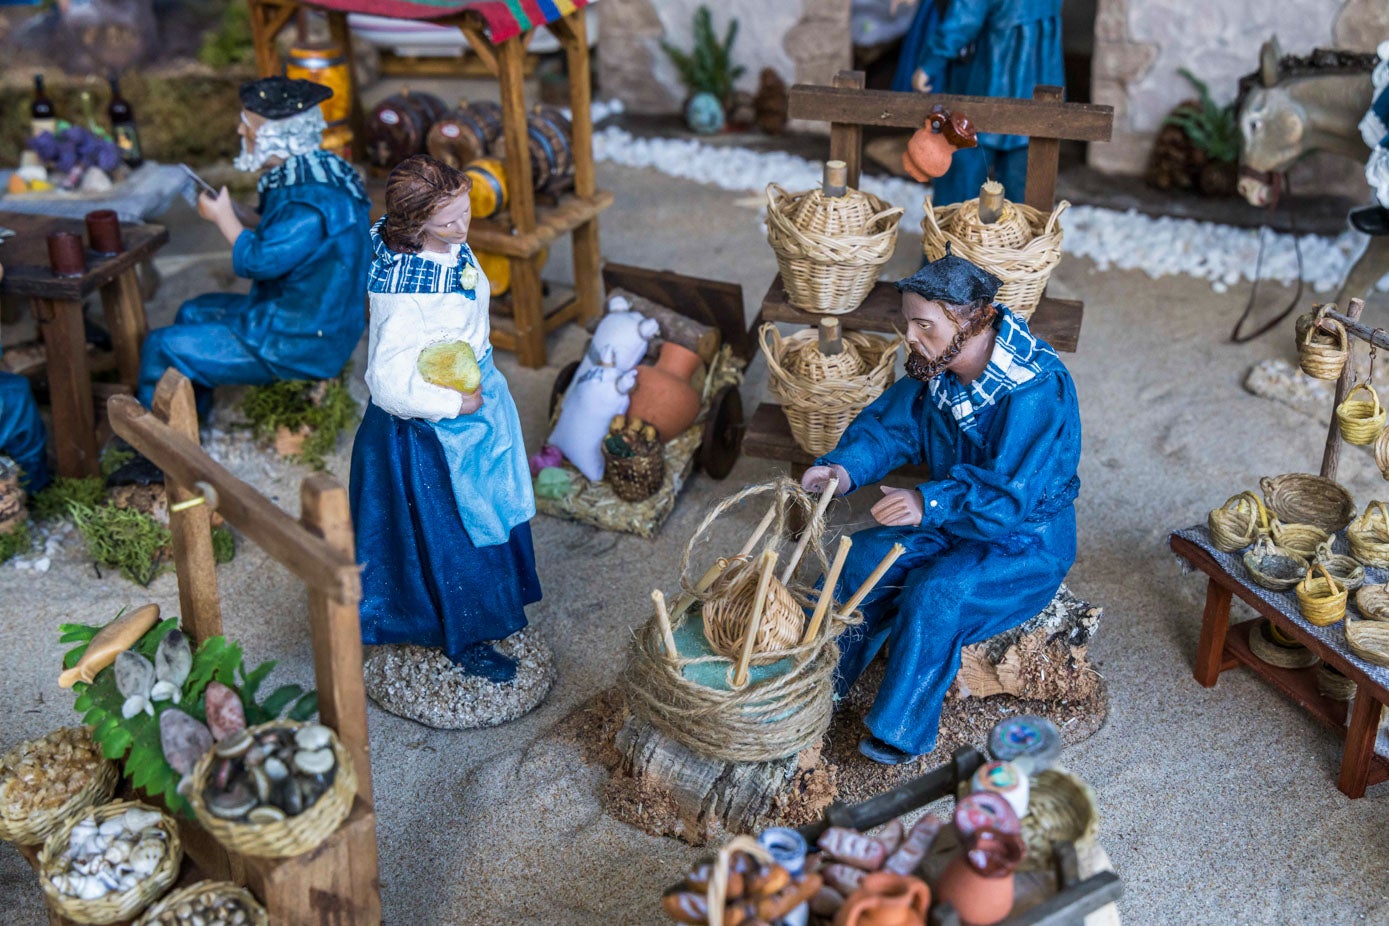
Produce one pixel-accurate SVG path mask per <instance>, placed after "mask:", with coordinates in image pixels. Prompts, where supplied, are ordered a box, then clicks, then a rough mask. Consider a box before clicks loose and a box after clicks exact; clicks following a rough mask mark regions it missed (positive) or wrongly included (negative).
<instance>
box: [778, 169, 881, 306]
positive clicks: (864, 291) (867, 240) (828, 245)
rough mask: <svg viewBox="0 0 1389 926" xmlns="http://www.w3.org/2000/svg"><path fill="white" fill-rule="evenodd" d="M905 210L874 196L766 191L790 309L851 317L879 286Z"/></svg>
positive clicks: (812, 191) (821, 192)
mask: <svg viewBox="0 0 1389 926" xmlns="http://www.w3.org/2000/svg"><path fill="white" fill-rule="evenodd" d="M902 212H903V210H902V208H901V207H900V206H890V205H888V204H887V203H885V202H883V201H882V200H881V199H879V198H878V197H876V196H874V195H873V194H871V193H864V192H862V191H861V190H846V191H845V193H844V195H842V196H828V195H826V194H825V192H824V190H823V189H815V190H807V191H805V192H803V193H788V192H787V191H786V190H784V189H782V188H781V187H780V186H778V185H777V184H775V183H772V184H769V185H768V186H767V243H768V244H770V245H771V246H772V250H773V251H775V252H776V262H777V269H778V270H779V271H780V272H781V282H782V284H783V285H784V286H785V287H786V296H787V298H788V300H789V301H790V303H791V304H792V305H793V306H795V307H796V308H799V309H804V310H806V311H807V312H820V313H824V314H827V315H842V314H844V313H846V312H852V311H853V310H854V309H856V308H858V306H859V305H860V304H861V303H862V302H863V300H864V299H865V298H867V296H868V293H869V292H870V291H871V290H872V289H873V285H874V284H875V283H877V282H878V271H879V270H881V269H882V266H883V264H885V263H887V262H888V260H889V259H890V258H891V257H892V252H893V250H894V249H895V248H896V247H897V226H898V223H899V222H901V220H902Z"/></svg>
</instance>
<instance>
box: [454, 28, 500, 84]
mask: <svg viewBox="0 0 1389 926" xmlns="http://www.w3.org/2000/svg"><path fill="white" fill-rule="evenodd" d="M455 25H457V26H458V31H459V32H461V33H463V37H464V38H465V39H467V40H468V48H469V49H471V50H472V52H473V54H474V55H477V60H479V61H481V62H482V66H483V67H485V68H487V72H488V73H489V74H491V75H492V76H493V77H500V76H501V72H502V71H501V63H500V62H499V61H498V60H497V52H496V49H494V48H493V47H492V43H491V42H489V41H487V36H486V34H484V33H483V31H482V26H481V25H480V24H479V23H478V22H477V21H476V20H474V19H473V17H471V16H461V17H459V18H458V20H457V21H456V23H455Z"/></svg>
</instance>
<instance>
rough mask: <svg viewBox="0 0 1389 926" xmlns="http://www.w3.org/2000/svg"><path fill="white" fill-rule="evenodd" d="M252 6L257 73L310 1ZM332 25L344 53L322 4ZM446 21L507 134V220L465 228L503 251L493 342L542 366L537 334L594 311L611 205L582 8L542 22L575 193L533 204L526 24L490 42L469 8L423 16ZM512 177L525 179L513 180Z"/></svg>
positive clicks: (275, 65)
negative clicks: (553, 295)
mask: <svg viewBox="0 0 1389 926" xmlns="http://www.w3.org/2000/svg"><path fill="white" fill-rule="evenodd" d="M248 2H249V3H250V6H251V34H252V40H253V41H254V43H255V48H256V66H257V68H258V69H259V71H260V73H261V74H262V75H270V74H278V73H280V71H281V65H280V60H279V55H278V53H277V52H276V50H275V44H274V43H275V36H276V35H278V34H279V32H280V31H281V30H282V29H284V27H285V26H286V25H288V24H289V22H290V21H291V20H292V19H293V17H294V15H295V13H297V12H298V11H299V10H300V9H301V8H306V7H312V6H313V4H312V3H300V2H299V0H248ZM324 12H325V13H326V15H327V16H328V22H329V24H330V26H331V27H332V29H333V38H334V40H335V41H337V42H339V43H340V44H341V45H342V46H343V48H344V49H345V50H346V52H347V57H348V60H349V61H350V60H352V37H351V34H350V32H349V30H348V28H347V14H346V13H343V12H340V11H326V10H325V11H324ZM430 21H431V22H434V23H438V24H440V25H451V26H455V27H456V28H458V29H459V31H461V32H462V33H463V34H464V36H466V37H467V39H468V44H469V45H470V46H471V49H472V51H473V53H474V54H475V55H477V57H478V59H479V60H480V61H481V62H482V63H483V65H484V66H485V67H486V68H487V70H488V71H490V72H491V73H492V74H493V75H494V76H495V77H496V78H497V80H498V82H499V83H500V85H501V105H502V134H503V137H504V138H505V139H506V171H507V176H508V177H510V178H513V182H512V183H511V184H510V191H511V197H512V198H511V205H510V208H509V210H508V212H509V222H505V223H503V222H496V221H489V220H481V219H479V220H477V221H474V222H473V225H472V228H471V230H470V231H469V233H468V243H469V244H470V245H472V246H473V247H475V248H478V249H481V250H483V251H490V252H492V253H494V254H501V255H503V256H505V257H506V258H507V259H508V260H509V261H510V263H511V299H512V306H513V310H514V312H513V317H511V318H508V317H506V316H503V315H500V314H498V315H494V316H493V318H492V344H493V346H494V347H498V348H501V349H502V350H510V351H514V352H515V353H516V359H517V360H518V361H520V363H521V365H522V366H524V367H532V368H534V367H542V366H544V365H545V360H546V348H545V335H547V334H548V333H549V332H551V331H553V330H555V329H556V328H558V327H560V326H561V325H563V324H566V323H567V322H571V321H579V322H583V321H587V320H588V319H590V318H595V317H597V316H598V315H599V314H601V313H602V298H603V282H602V279H601V277H600V274H599V271H600V269H601V263H602V258H601V255H600V252H599V245H598V215H599V214H600V213H601V212H602V211H603V210H604V209H606V208H608V207H609V206H611V205H612V203H613V196H612V194H611V193H609V192H606V191H602V190H599V189H598V186H597V177H596V171H595V168H594V164H593V117H592V113H591V105H592V89H591V83H592V78H591V66H590V62H589V52H588V33H587V26H586V24H585V21H584V10H583V9H578V10H575V11H574V12H573V13H570V14H569V15H567V16H565V17H563V18H562V19H559V20H556V21H555V22H552V23H548V24H547V25H546V27H545V28H548V29H549V30H550V31H551V32H552V33H553V34H554V35H555V37H556V38H557V39H558V40H559V42H560V45H561V46H562V47H563V49H564V54H565V59H566V61H567V62H568V66H569V96H570V100H569V105H570V109H571V110H572V112H573V119H572V123H573V127H574V139H573V141H574V192H573V194H572V195H566V196H564V197H562V198H561V199H560V201H559V203H558V204H557V205H556V206H554V207H545V208H540V209H538V208H537V207H536V202H535V192H534V190H532V188H531V186H530V183H529V178H530V176H531V160H530V149H529V146H528V145H527V144H526V100H525V88H524V81H525V69H526V58H527V53H526V46H527V44H528V42H529V38H530V35H531V33H532V32H533V31H534V30H531V32H527V33H523V34H522V35H518V36H515V37H513V38H510V39H507V40H506V41H504V42H502V43H500V44H499V45H493V44H491V43H490V42H489V41H488V40H487V38H486V35H485V33H484V31H483V30H484V25H485V23H484V20H483V19H482V17H481V16H479V15H478V14H476V13H473V12H470V11H466V10H465V11H464V12H462V13H458V14H455V15H452V16H442V17H439V18H438V19H433V20H430ZM352 101H353V104H352V105H353V116H352V126H353V132H354V134H355V135H356V136H357V137H361V130H362V112H361V96H360V94H359V93H358V92H357V85H356V76H355V74H354V75H353V77H352ZM514 178H525V179H524V180H522V181H520V182H516V180H515V179H514ZM566 234H567V235H570V237H571V239H572V242H573V248H574V292H573V294H572V296H570V297H569V298H566V299H562V300H558V301H557V302H556V303H555V304H553V305H550V306H546V305H544V303H543V290H542V287H541V282H540V267H541V260H542V257H541V254H542V252H543V251H545V250H546V249H548V248H549V247H550V244H551V243H552V242H553V241H554V240H555V239H557V238H560V237H562V236H563V235H566Z"/></svg>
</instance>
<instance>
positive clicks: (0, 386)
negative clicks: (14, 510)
mask: <svg viewBox="0 0 1389 926" xmlns="http://www.w3.org/2000/svg"><path fill="white" fill-rule="evenodd" d="M47 440H48V432H47V431H46V430H44V427H43V419H42V418H40V417H39V407H38V405H37V404H36V403H35V402H34V394H33V392H31V391H30V390H29V381H28V380H27V379H25V378H24V377H22V376H19V375H17V374H15V373H3V372H0V453H3V454H5V456H7V457H10V458H12V459H13V460H14V461H15V462H16V463H18V464H19V468H20V469H21V470H23V471H24V476H25V478H26V479H27V483H26V484H25V491H27V492H29V493H30V494H33V493H34V492H37V491H38V490H39V489H42V488H43V487H44V486H46V485H48V480H49V475H48V461H47V460H46V459H45V458H44V444H45V443H46V442H47Z"/></svg>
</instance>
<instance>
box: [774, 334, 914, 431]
mask: <svg viewBox="0 0 1389 926" xmlns="http://www.w3.org/2000/svg"><path fill="white" fill-rule="evenodd" d="M758 334H759V338H760V340H761V344H762V354H763V356H765V357H766V358H767V370H768V373H769V374H770V375H769V379H768V386H769V388H770V389H771V391H772V394H773V395H775V396H776V397H777V398H778V399H779V400H780V401H781V407H782V409H783V410H784V411H785V413H786V420H787V422H788V423H789V424H790V425H791V435H792V437H794V438H795V439H796V443H797V444H799V445H800V446H801V448H802V449H803V450H805V451H806V452H807V453H812V454H815V455H816V456H819V455H820V454H823V453H829V452H830V451H831V450H833V449H834V448H835V446H836V445H837V444H838V443H839V438H840V437H841V436H843V434H844V430H845V429H846V428H847V427H848V426H849V424H850V423H851V422H852V421H853V420H854V418H855V417H857V416H858V413H859V412H861V411H863V409H864V408H865V407H866V406H867V405H868V404H869V403H870V402H872V401H873V400H874V399H876V398H877V397H878V396H880V395H882V394H883V390H885V389H887V387H888V386H890V385H892V380H893V368H894V367H895V365H896V363H897V346H898V344H900V343H901V340H900V339H898V338H889V337H886V336H883V335H876V334H864V333H863V332H859V331H850V332H845V333H844V335H843V340H844V346H845V348H846V353H847V349H848V348H850V347H852V348H853V350H854V353H855V354H856V355H857V356H858V358H859V359H860V360H861V362H862V363H863V364H864V365H865V366H866V368H867V369H866V371H865V372H863V373H861V374H858V375H850V376H840V375H836V374H838V373H839V372H840V371H839V370H838V369H836V365H832V364H821V363H820V362H819V361H818V360H817V359H814V358H813V357H812V356H811V355H820V347H819V335H818V333H817V332H815V331H814V330H812V329H807V330H805V331H798V332H796V333H795V334H793V335H791V336H790V337H785V338H783V337H782V336H781V333H780V332H779V331H777V328H776V325H773V324H765V325H763V326H762V329H761V331H760V332H758ZM836 356H841V357H842V356H844V355H843V354H839V355H836ZM829 359H833V358H829ZM807 371H809V375H807ZM820 375H823V376H824V378H822V379H816V378H815V377H817V376H820Z"/></svg>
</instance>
